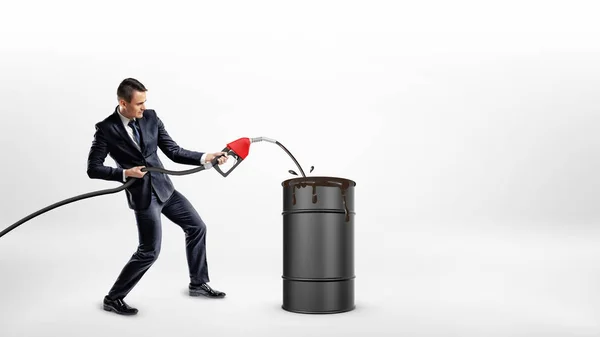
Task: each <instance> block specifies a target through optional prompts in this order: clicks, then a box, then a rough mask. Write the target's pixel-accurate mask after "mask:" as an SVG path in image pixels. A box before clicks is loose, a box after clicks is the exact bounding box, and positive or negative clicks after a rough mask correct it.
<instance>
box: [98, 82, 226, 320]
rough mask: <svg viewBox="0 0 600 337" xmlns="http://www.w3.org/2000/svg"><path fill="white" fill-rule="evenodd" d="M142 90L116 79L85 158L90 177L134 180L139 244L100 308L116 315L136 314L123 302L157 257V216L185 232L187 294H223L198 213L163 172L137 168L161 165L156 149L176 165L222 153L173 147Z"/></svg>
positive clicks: (130, 195)
mask: <svg viewBox="0 0 600 337" xmlns="http://www.w3.org/2000/svg"><path fill="white" fill-rule="evenodd" d="M146 92H147V89H146V87H145V86H144V85H143V84H142V83H140V82H139V81H137V80H136V79H133V78H127V79H125V80H123V81H122V82H121V83H120V85H119V87H118V88H117V100H118V105H117V107H116V108H115V111H114V112H113V113H112V114H111V115H109V116H108V117H107V118H105V119H104V120H103V121H101V122H98V123H96V125H95V134H94V139H93V141H92V146H91V149H90V152H89V155H88V161H87V174H88V176H89V177H90V178H93V179H104V180H111V181H118V182H125V181H127V180H128V179H136V181H135V182H134V183H133V184H132V185H131V186H129V187H128V188H127V189H126V190H125V192H126V196H127V202H128V205H129V208H131V209H132V210H133V211H134V214H135V219H136V223H137V229H138V240H139V245H138V247H137V250H136V251H135V253H134V254H133V255H132V256H131V258H130V259H129V261H128V262H127V264H126V265H125V266H124V267H123V270H122V271H121V273H120V274H119V276H118V277H117V279H116V281H115V283H114V284H113V286H112V288H111V289H110V290H109V292H108V294H107V295H106V296H105V297H104V301H103V307H104V310H107V311H112V312H115V313H117V314H122V315H135V314H137V312H138V310H137V309H136V308H133V307H131V306H129V305H128V304H127V303H125V301H124V298H125V296H127V294H128V293H129V292H130V291H131V290H132V289H133V287H134V286H135V285H136V284H137V283H138V282H139V280H140V279H141V278H142V276H143V275H144V274H145V273H146V272H147V271H148V269H149V268H150V266H152V264H153V263H154V262H155V261H156V259H157V258H158V255H159V252H160V249H161V237H162V230H161V214H164V215H165V216H166V217H167V218H168V219H169V220H171V221H172V222H173V223H175V224H177V225H178V226H180V227H181V228H182V230H183V231H184V233H185V247H186V257H187V263H188V268H189V275H190V283H189V294H190V295H191V296H206V297H210V298H223V297H225V293H224V292H221V291H218V290H215V289H212V288H211V287H210V286H209V285H208V282H209V281H210V280H209V277H208V268H207V261H206V246H205V243H206V225H205V224H204V222H203V221H202V219H201V218H200V215H199V214H198V213H197V212H196V210H195V209H194V207H193V206H192V205H191V203H190V202H189V201H188V200H187V199H186V198H185V197H184V196H183V195H182V194H181V193H179V192H178V191H177V190H176V189H175V187H174V186H173V183H172V182H171V179H170V178H169V176H168V175H166V174H163V173H159V172H147V171H142V168H144V167H160V168H163V164H162V162H161V161H160V159H159V157H158V154H157V151H158V149H160V150H161V151H162V152H163V153H164V154H165V155H166V156H167V157H168V158H169V159H170V160H172V161H174V162H176V163H180V164H188V165H197V166H199V165H203V164H205V163H208V162H210V161H212V160H213V159H215V158H217V157H219V155H221V154H225V153H223V152H214V153H203V152H196V151H190V150H186V149H184V148H182V147H180V146H179V145H177V143H176V142H175V141H174V140H173V139H171V137H170V136H169V134H168V133H167V130H166V129H165V125H164V124H163V122H162V121H161V120H160V118H159V117H158V116H157V114H156V112H155V111H154V110H151V109H146V106H145V103H146ZM107 155H110V157H111V158H112V159H114V161H115V162H116V165H117V167H116V168H115V167H110V166H105V165H104V160H105V158H106V156H107ZM226 161H227V156H222V157H220V158H218V165H222V164H223V163H225V162H226ZM148 173H149V174H148Z"/></svg>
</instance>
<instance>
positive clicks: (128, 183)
mask: <svg viewBox="0 0 600 337" xmlns="http://www.w3.org/2000/svg"><path fill="white" fill-rule="evenodd" d="M221 156H222V155H220V156H218V157H216V158H214V159H213V160H212V161H211V162H210V163H207V164H205V165H202V166H198V167H196V168H193V169H189V170H183V171H171V170H165V169H162V168H158V167H144V168H142V171H144V172H146V171H147V172H160V173H166V174H170V175H179V176H181V175H186V174H192V173H196V172H200V171H202V170H206V169H209V168H211V167H213V166H216V165H217V164H218V159H219V158H220V157H221ZM135 179H138V178H130V179H129V180H127V181H126V182H125V183H124V184H123V185H121V186H119V187H115V188H109V189H105V190H99V191H95V192H89V193H85V194H81V195H78V196H74V197H71V198H68V199H65V200H62V201H59V202H56V203H54V204H52V205H49V206H47V207H44V208H42V209H40V210H39V211H37V212H34V213H31V214H29V215H28V216H26V217H24V218H23V219H21V220H19V221H17V222H15V223H14V224H12V225H11V226H9V227H8V228H6V229H5V230H3V231H2V232H0V237H2V236H4V235H6V234H7V233H8V232H10V231H12V230H13V229H15V228H17V227H19V226H20V225H22V224H23V223H25V222H27V221H29V220H31V219H33V218H35V217H36V216H38V215H40V214H43V213H46V212H48V211H49V210H52V209H54V208H56V207H60V206H64V205H66V204H70V203H72V202H74V201H78V200H83V199H87V198H92V197H97V196H100V195H104V194H111V193H117V192H120V191H122V190H124V189H126V188H127V187H129V186H131V184H133V182H134V181H135Z"/></svg>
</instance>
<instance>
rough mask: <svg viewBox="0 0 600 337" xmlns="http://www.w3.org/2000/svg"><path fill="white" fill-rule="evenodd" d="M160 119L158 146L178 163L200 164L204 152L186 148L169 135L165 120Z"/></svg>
mask: <svg viewBox="0 0 600 337" xmlns="http://www.w3.org/2000/svg"><path fill="white" fill-rule="evenodd" d="M156 118H157V120H158V147H159V148H160V150H161V151H162V152H163V153H164V154H165V155H166V156H167V157H168V158H169V159H171V160H172V161H174V162H176V163H178V164H187V165H200V164H201V160H202V159H203V155H204V152H196V151H190V150H186V149H184V148H182V147H180V146H179V145H177V143H176V142H175V141H174V140H173V139H172V138H171V137H170V136H169V133H168V132H167V130H166V129H165V126H164V124H163V122H162V121H161V120H160V118H158V116H156Z"/></svg>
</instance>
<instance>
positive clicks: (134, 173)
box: [125, 166, 148, 178]
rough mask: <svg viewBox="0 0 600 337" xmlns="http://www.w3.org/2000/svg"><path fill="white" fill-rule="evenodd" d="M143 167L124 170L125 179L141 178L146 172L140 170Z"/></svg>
mask: <svg viewBox="0 0 600 337" xmlns="http://www.w3.org/2000/svg"><path fill="white" fill-rule="evenodd" d="M144 167H145V166H136V167H132V168H130V169H127V170H125V176H126V177H134V178H142V177H143V176H144V175H145V174H146V173H148V171H146V172H142V168H144Z"/></svg>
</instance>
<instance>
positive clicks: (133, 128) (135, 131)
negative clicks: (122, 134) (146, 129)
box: [127, 120, 142, 149]
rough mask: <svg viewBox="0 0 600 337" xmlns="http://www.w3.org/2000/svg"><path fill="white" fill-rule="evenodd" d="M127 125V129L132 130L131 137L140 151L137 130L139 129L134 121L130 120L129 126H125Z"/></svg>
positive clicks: (138, 132)
mask: <svg viewBox="0 0 600 337" xmlns="http://www.w3.org/2000/svg"><path fill="white" fill-rule="evenodd" d="M127 125H129V127H130V128H131V129H132V130H133V137H134V138H135V142H136V143H137V145H138V146H139V147H140V149H141V148H142V145H141V142H140V131H139V129H138V128H139V126H138V124H137V123H136V122H135V121H134V120H130V121H129V124H127Z"/></svg>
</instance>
